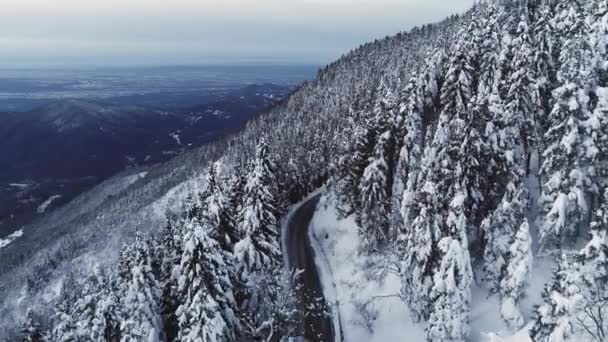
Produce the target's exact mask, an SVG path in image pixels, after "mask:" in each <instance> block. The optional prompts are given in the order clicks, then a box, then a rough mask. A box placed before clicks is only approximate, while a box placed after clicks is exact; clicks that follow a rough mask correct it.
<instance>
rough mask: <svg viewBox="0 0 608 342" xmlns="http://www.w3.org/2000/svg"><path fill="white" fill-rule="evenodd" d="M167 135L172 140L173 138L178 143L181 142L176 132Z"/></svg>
mask: <svg viewBox="0 0 608 342" xmlns="http://www.w3.org/2000/svg"><path fill="white" fill-rule="evenodd" d="M169 136H171V138H173V140H175V142H176V143H177V144H178V145H181V144H182V140H181V139H180V137H179V134H177V133H171V134H169Z"/></svg>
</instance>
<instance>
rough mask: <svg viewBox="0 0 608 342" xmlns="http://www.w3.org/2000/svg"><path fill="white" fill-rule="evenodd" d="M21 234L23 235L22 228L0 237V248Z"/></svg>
mask: <svg viewBox="0 0 608 342" xmlns="http://www.w3.org/2000/svg"><path fill="white" fill-rule="evenodd" d="M21 236H23V229H19V230H18V231H16V232H14V233H12V234H11V235H9V236H7V237H5V238H4V239H0V248H4V247H6V246H8V245H9V244H10V243H11V242H13V241H15V240H17V238H20V237H21Z"/></svg>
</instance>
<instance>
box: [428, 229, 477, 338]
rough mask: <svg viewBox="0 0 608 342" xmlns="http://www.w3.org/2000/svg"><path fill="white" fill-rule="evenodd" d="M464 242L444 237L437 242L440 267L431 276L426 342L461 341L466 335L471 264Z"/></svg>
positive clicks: (467, 331)
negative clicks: (429, 311)
mask: <svg viewBox="0 0 608 342" xmlns="http://www.w3.org/2000/svg"><path fill="white" fill-rule="evenodd" d="M464 239H465V241H462V242H461V241H459V240H458V239H456V238H452V237H445V238H443V239H442V240H441V241H440V242H439V250H440V251H441V253H442V256H441V263H440V264H439V267H438V268H437V269H436V270H435V273H434V274H433V283H434V285H433V289H432V292H431V296H432V298H433V304H432V305H433V309H432V312H431V315H430V318H429V321H428V325H427V327H426V336H427V341H429V342H431V341H433V342H435V341H437V342H447V341H464V340H465V339H466V338H467V336H468V334H469V305H470V301H471V290H470V287H471V283H472V281H473V278H472V273H471V261H470V260H469V251H468V250H467V246H466V236H465V237H464Z"/></svg>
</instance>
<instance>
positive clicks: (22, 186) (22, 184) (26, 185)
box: [8, 183, 30, 189]
mask: <svg viewBox="0 0 608 342" xmlns="http://www.w3.org/2000/svg"><path fill="white" fill-rule="evenodd" d="M8 186H10V187H13V188H21V189H23V188H27V187H28V186H30V185H29V184H25V183H9V185H8Z"/></svg>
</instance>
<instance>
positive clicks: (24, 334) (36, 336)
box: [21, 309, 47, 342]
mask: <svg viewBox="0 0 608 342" xmlns="http://www.w3.org/2000/svg"><path fill="white" fill-rule="evenodd" d="M21 341H22V342H45V341H47V338H46V335H45V332H44V330H43V329H42V327H40V324H39V322H38V320H37V318H36V317H34V312H33V311H32V310H31V309H28V310H27V312H26V313H25V317H24V318H23V322H22V323H21Z"/></svg>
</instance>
